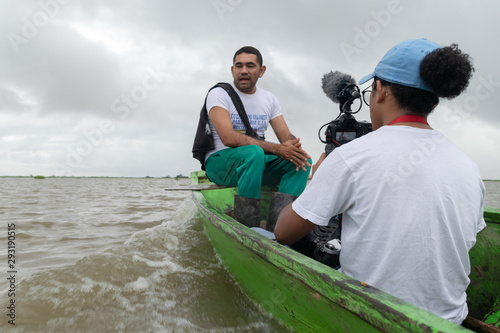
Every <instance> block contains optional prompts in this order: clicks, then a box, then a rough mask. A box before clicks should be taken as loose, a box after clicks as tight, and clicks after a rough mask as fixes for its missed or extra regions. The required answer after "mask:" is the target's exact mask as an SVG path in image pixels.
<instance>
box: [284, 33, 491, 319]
mask: <svg viewBox="0 0 500 333" xmlns="http://www.w3.org/2000/svg"><path fill="white" fill-rule="evenodd" d="M473 70H474V69H473V67H472V64H471V61H470V59H469V56H468V55H467V54H464V53H462V52H461V51H460V50H459V49H458V46H457V45H455V44H452V45H451V46H448V47H440V46H439V45H438V44H436V43H434V42H431V41H429V40H426V39H415V40H407V41H404V42H401V43H399V44H398V45H396V46H394V47H393V48H392V49H390V50H389V51H388V52H387V53H386V55H385V56H384V57H383V58H382V60H381V61H380V62H379V63H378V65H377V66H376V68H375V71H374V72H373V73H372V74H369V75H367V76H365V77H364V78H362V79H361V80H360V83H365V82H367V81H368V80H371V79H373V81H372V83H371V86H370V87H368V90H365V91H364V92H363V99H364V100H365V103H367V104H368V105H369V108H370V117H371V121H372V125H373V130H374V131H373V132H371V133H368V134H366V135H364V136H362V137H360V138H357V139H355V140H353V141H351V142H349V143H347V144H345V145H343V146H341V147H339V148H336V149H335V150H333V152H332V153H330V154H329V155H328V157H325V155H324V154H323V156H322V158H321V159H320V160H319V161H318V163H317V164H316V165H315V166H314V167H313V178H312V180H311V183H310V184H309V185H308V186H307V188H306V189H305V190H304V192H303V193H302V194H301V195H300V196H299V198H298V199H297V200H295V202H294V203H293V205H288V206H287V207H286V208H285V209H284V210H283V211H282V213H281V215H280V216H279V218H278V222H277V225H276V229H275V236H276V239H277V240H278V241H279V242H280V243H283V244H292V243H294V242H295V241H297V240H299V239H300V238H302V237H303V236H304V235H306V234H307V233H308V232H310V231H311V230H312V229H313V228H315V227H317V226H318V225H320V226H323V225H327V223H328V221H329V220H330V218H331V217H333V216H335V215H338V214H343V215H342V216H343V220H342V233H341V240H342V251H341V253H340V265H341V268H340V271H341V272H343V273H345V274H347V275H349V276H351V277H354V278H356V279H358V280H360V281H363V282H366V283H367V284H370V285H372V286H374V287H377V288H379V289H381V290H383V291H385V292H387V293H389V294H392V295H394V296H396V297H399V298H401V299H403V300H405V301H407V302H409V303H412V304H414V305H417V306H419V307H421V308H424V309H426V310H428V311H430V312H432V313H435V314H436V315H438V316H441V317H443V318H445V319H448V320H450V321H452V322H455V323H457V324H460V323H462V321H463V320H464V319H465V317H466V316H467V313H468V309H467V304H466V293H465V291H466V289H467V286H468V284H469V282H470V280H469V278H468V275H469V273H470V261H469V256H468V253H469V250H470V249H471V248H472V246H474V244H475V242H476V235H477V233H478V232H479V231H480V230H482V229H483V228H484V227H485V226H486V224H485V222H484V219H483V204H484V194H485V190H484V184H483V181H482V179H481V176H480V173H479V170H478V167H477V165H476V164H475V163H474V162H473V161H472V160H471V159H470V158H469V157H467V156H466V155H465V154H464V153H463V152H462V151H460V150H459V149H458V148H457V147H456V146H455V145H454V144H453V143H451V142H450V141H449V140H448V139H446V138H445V137H444V135H442V134H441V133H439V132H438V131H436V130H434V129H432V128H431V126H430V125H429V123H428V122H427V116H428V115H429V114H430V113H431V112H432V111H433V110H434V108H435V107H436V106H437V104H438V103H439V98H440V97H444V98H453V97H456V96H458V95H459V94H460V93H462V91H463V90H465V88H466V87H467V85H468V83H469V80H470V77H471V75H472V72H473Z"/></svg>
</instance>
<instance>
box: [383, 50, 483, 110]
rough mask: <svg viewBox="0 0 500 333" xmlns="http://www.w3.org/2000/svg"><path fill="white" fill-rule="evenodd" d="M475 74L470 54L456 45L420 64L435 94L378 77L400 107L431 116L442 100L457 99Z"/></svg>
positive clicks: (422, 72)
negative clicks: (441, 98)
mask: <svg viewBox="0 0 500 333" xmlns="http://www.w3.org/2000/svg"><path fill="white" fill-rule="evenodd" d="M472 72H474V67H473V66H472V61H471V59H470V57H469V55H468V54H465V53H463V52H462V51H461V50H459V49H458V45H457V44H451V45H450V46H446V47H443V48H438V49H436V50H434V51H432V52H430V53H429V54H428V55H426V56H425V57H424V59H423V60H422V62H421V63H420V76H421V77H422V79H423V80H424V81H425V83H427V85H429V87H431V89H432V90H433V91H434V92H430V91H425V90H421V89H417V88H412V87H407V86H403V85H399V84H395V83H391V82H387V81H384V80H383V79H380V78H377V77H375V80H379V81H380V82H381V83H382V85H384V86H387V87H390V89H391V92H392V94H393V95H394V97H395V98H396V101H397V102H398V104H399V106H400V107H401V108H404V109H407V110H409V111H410V112H412V113H416V114H425V115H428V114H429V113H431V112H432V110H433V108H434V107H435V106H436V105H437V104H438V103H439V97H443V98H448V99H451V98H454V97H457V96H458V95H460V94H461V93H462V92H463V91H464V90H465V88H467V86H468V85H469V81H470V79H471V77H472Z"/></svg>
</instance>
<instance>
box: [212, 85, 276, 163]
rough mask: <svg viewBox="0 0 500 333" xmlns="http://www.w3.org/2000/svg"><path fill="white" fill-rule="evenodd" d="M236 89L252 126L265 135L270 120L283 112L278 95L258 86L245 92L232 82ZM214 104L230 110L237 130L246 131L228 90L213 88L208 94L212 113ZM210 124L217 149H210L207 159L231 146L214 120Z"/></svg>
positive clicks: (258, 132) (260, 134)
mask: <svg viewBox="0 0 500 333" xmlns="http://www.w3.org/2000/svg"><path fill="white" fill-rule="evenodd" d="M231 85H232V86H233V88H234V90H235V91H236V92H237V93H238V96H240V98H241V102H242V103H243V105H244V106H245V111H246V113H247V116H248V121H249V122H250V126H252V128H253V129H254V130H257V134H258V135H259V136H264V133H265V131H266V130H267V127H268V126H269V122H270V121H271V120H272V119H274V118H275V117H277V116H280V115H282V114H283V112H282V110H281V106H280V104H279V102H278V99H277V98H276V96H274V94H273V93H271V92H269V91H267V90H264V89H261V88H257V90H256V91H255V92H254V93H253V94H245V93H242V92H241V91H239V90H238V89H237V88H236V87H235V86H234V84H233V83H231ZM214 106H219V107H221V108H224V109H226V110H228V111H229V114H230V115H231V121H232V122H233V128H234V130H235V131H238V132H241V133H245V129H246V128H245V125H244V124H243V122H242V121H241V119H240V115H239V114H238V111H237V110H236V107H235V106H234V104H233V101H232V100H231V97H229V95H228V94H227V92H226V91H225V90H224V89H222V88H219V87H218V88H215V89H212V90H211V91H210V92H209V93H208V96H207V104H206V107H207V112H208V113H210V109H211V108H213V107H214ZM208 123H209V125H210V130H211V131H212V134H213V138H214V144H215V149H214V150H212V151H209V152H208V153H207V154H206V156H205V161H206V160H207V159H208V157H210V155H212V154H213V153H215V152H217V151H219V150H222V149H225V148H229V147H227V146H225V145H224V144H223V143H222V141H221V139H220V138H219V135H218V134H217V132H216V131H215V128H214V125H213V124H212V122H211V121H210V118H209V121H208Z"/></svg>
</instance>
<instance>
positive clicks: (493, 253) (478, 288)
mask: <svg viewBox="0 0 500 333" xmlns="http://www.w3.org/2000/svg"><path fill="white" fill-rule="evenodd" d="M492 212H493V211H492V210H489V209H488V210H487V211H485V217H486V221H487V227H486V228H484V229H483V230H482V231H481V232H479V234H478V235H477V242H476V244H475V245H474V247H473V248H472V249H471V251H470V252H469V257H470V260H471V274H470V276H469V277H470V279H471V283H470V285H469V288H468V289H467V301H468V305H469V315H470V316H472V317H474V318H477V319H483V318H484V317H485V315H486V314H488V313H489V312H490V311H491V309H492V307H493V305H494V303H495V301H496V300H497V298H498V296H499V295H500V224H497V223H496V222H492V221H493V220H492V219H491V216H492ZM498 215H500V213H499V214H498Z"/></svg>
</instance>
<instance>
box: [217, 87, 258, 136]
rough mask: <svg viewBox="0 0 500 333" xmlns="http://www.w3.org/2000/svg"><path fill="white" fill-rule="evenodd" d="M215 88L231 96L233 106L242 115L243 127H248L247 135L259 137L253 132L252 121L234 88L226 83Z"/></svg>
mask: <svg viewBox="0 0 500 333" xmlns="http://www.w3.org/2000/svg"><path fill="white" fill-rule="evenodd" d="M215 87H220V88H222V89H224V90H225V91H226V92H227V94H228V95H229V97H231V100H232V101H233V104H234V106H235V107H236V110H237V111H238V114H239V115H240V118H241V121H242V122H243V125H245V127H246V134H247V135H249V136H252V137H258V135H257V133H256V132H255V131H254V130H253V128H252V126H251V125H250V121H249V120H248V116H247V113H246V111H245V107H244V106H243V102H242V101H241V98H240V96H239V95H238V93H237V92H236V91H235V90H234V88H233V86H232V85H231V84H229V83H226V82H219V83H217V84H216V85H215V86H214V87H213V88H215ZM213 88H212V89H213ZM210 90H211V89H210Z"/></svg>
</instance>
